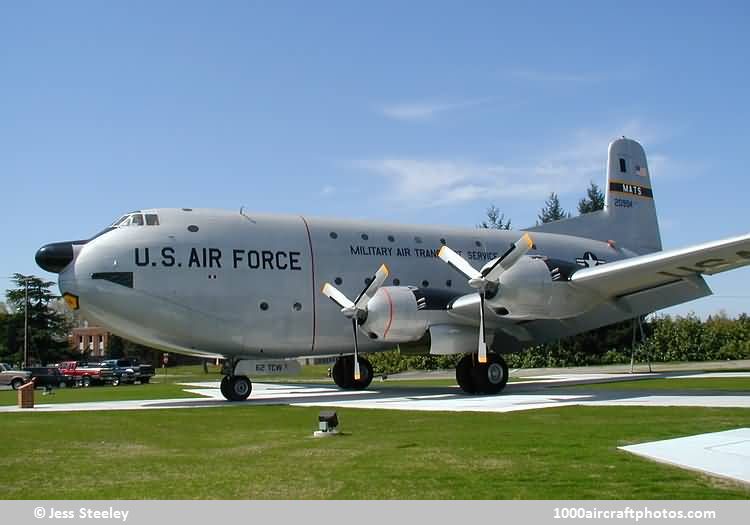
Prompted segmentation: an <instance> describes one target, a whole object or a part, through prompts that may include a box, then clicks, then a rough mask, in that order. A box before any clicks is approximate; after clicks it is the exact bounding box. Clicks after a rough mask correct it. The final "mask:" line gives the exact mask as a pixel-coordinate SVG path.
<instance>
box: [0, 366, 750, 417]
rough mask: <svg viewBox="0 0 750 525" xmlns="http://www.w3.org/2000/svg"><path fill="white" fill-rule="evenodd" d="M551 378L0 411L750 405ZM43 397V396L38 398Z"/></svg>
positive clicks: (259, 386)
mask: <svg viewBox="0 0 750 525" xmlns="http://www.w3.org/2000/svg"><path fill="white" fill-rule="evenodd" d="M546 379H547V380H550V381H554V382H553V383H542V384H535V383H530V382H518V383H510V384H509V385H508V386H507V387H506V390H505V391H504V392H503V393H502V394H500V395H496V396H468V395H464V394H463V393H462V392H461V391H460V390H459V388H458V387H429V386H426V387H422V386H411V385H410V386H404V387H400V386H398V384H397V382H393V383H391V384H390V385H389V386H388V387H387V388H386V387H383V386H380V387H379V386H378V383H373V385H371V386H370V388H369V389H368V390H362V391H357V390H354V391H352V390H339V389H338V388H336V387H335V386H333V385H310V384H278V383H259V382H255V383H253V392H252V395H251V396H250V398H249V399H248V400H247V401H244V402H241V403H229V402H227V401H225V400H224V398H223V396H222V395H221V393H220V391H219V383H218V382H215V381H213V382H197V383H188V384H186V385H185V390H186V391H188V392H192V393H195V394H197V395H200V396H201V397H200V398H187V399H154V400H141V401H98V402H90V403H47V404H45V403H40V404H38V405H37V406H36V408H34V409H31V410H29V409H19V408H17V407H15V406H4V407H0V412H27V413H28V412H64V411H92V410H154V409H164V408H210V407H239V406H248V405H290V406H326V407H342V408H344V407H346V408H379V409H391V410H424V411H446V412H463V411H473V412H514V411H518V410H536V409H542V408H554V407H563V406H572V405H586V406H614V405H618V406H650V407H653V406H696V407H740V408H750V396H742V395H736V394H733V393H731V392H726V393H724V392H715V393H711V394H710V395H705V394H698V395H695V394H691V393H689V392H688V393H685V394H682V395H674V394H673V393H670V394H668V395H665V393H664V392H659V391H653V392H649V391H647V390H646V389H645V387H644V390H643V391H639V390H633V391H624V392H623V391H609V390H593V389H592V390H591V391H588V392H587V391H586V390H583V389H577V390H575V391H574V390H562V389H558V388H550V385H553V386H560V385H561V384H564V385H569V384H574V383H576V381H573V380H570V381H568V380H567V379H568V378H567V376H566V377H565V378H564V379H566V380H565V381H563V382H562V383H561V382H560V379H561V378H560V375H555V376H554V378H549V377H548V378H546ZM591 380H592V378H591V377H590V375H588V374H586V375H578V382H579V383H585V382H590V381H591ZM40 401H41V400H40Z"/></svg>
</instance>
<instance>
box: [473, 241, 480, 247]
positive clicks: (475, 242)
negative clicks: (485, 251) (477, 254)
mask: <svg viewBox="0 0 750 525" xmlns="http://www.w3.org/2000/svg"><path fill="white" fill-rule="evenodd" d="M474 244H476V245H477V248H479V247H481V246H482V241H474Z"/></svg>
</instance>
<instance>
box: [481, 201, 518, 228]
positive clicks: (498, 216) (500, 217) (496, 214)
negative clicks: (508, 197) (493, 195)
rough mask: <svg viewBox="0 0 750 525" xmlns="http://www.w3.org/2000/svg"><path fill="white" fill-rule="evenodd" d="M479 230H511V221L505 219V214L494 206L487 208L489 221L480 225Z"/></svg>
mask: <svg viewBox="0 0 750 525" xmlns="http://www.w3.org/2000/svg"><path fill="white" fill-rule="evenodd" d="M477 228H486V229H491V230H510V219H507V220H506V219H505V214H504V213H500V210H499V209H498V208H497V206H495V205H494V204H493V205H491V206H490V207H489V208H487V220H486V221H482V224H478V225H477Z"/></svg>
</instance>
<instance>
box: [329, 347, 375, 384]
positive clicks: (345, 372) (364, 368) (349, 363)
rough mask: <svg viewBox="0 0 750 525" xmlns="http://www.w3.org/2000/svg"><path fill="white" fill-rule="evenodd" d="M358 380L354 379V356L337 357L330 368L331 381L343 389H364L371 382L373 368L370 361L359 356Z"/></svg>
mask: <svg viewBox="0 0 750 525" xmlns="http://www.w3.org/2000/svg"><path fill="white" fill-rule="evenodd" d="M359 374H360V377H359V380H358V381H355V380H354V356H351V355H347V356H344V357H339V358H338V359H337V360H336V363H335V364H334V365H333V369H332V370H331V377H332V378H333V382H334V383H336V385H337V386H338V387H339V388H343V389H345V390H364V389H365V388H367V387H368V386H370V383H372V377H373V370H372V365H371V364H370V361H368V360H367V359H365V358H364V357H360V358H359Z"/></svg>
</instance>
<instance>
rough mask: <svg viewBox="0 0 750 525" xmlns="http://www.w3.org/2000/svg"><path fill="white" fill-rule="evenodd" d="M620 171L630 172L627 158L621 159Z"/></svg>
mask: <svg viewBox="0 0 750 525" xmlns="http://www.w3.org/2000/svg"><path fill="white" fill-rule="evenodd" d="M620 172H621V173H627V172H628V166H627V165H626V164H625V159H620Z"/></svg>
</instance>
